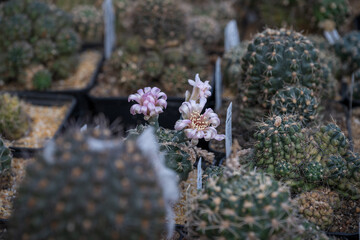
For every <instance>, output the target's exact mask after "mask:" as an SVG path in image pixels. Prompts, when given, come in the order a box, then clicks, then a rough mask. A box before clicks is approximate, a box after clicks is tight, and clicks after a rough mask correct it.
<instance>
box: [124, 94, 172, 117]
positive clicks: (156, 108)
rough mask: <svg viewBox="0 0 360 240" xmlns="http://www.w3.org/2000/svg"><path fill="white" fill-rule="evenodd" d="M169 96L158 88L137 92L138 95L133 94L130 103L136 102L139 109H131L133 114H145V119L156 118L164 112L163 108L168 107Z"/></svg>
mask: <svg viewBox="0 0 360 240" xmlns="http://www.w3.org/2000/svg"><path fill="white" fill-rule="evenodd" d="M166 99H167V96H166V94H165V93H163V92H161V90H160V89H159V88H157V87H153V88H151V87H145V88H144V89H139V90H137V93H135V94H131V95H130V96H129V98H128V101H129V102H130V101H136V102H137V103H138V104H137V105H138V106H137V107H134V106H132V107H131V108H130V113H131V114H134V115H135V114H136V113H137V114H144V119H145V120H148V119H149V118H150V117H153V116H156V115H158V114H159V113H162V112H163V108H166V107H167V102H166Z"/></svg>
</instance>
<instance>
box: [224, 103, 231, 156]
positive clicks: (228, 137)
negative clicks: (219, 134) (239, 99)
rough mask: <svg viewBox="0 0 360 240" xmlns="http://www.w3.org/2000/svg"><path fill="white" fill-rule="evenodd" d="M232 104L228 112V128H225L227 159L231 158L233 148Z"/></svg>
mask: <svg viewBox="0 0 360 240" xmlns="http://www.w3.org/2000/svg"><path fill="white" fill-rule="evenodd" d="M231 122H232V102H231V103H230V104H229V107H228V109H227V112H226V126H225V149H226V158H228V157H230V154H231V147H232V126H231Z"/></svg>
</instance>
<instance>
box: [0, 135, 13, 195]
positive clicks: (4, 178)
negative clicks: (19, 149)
mask: <svg viewBox="0 0 360 240" xmlns="http://www.w3.org/2000/svg"><path fill="white" fill-rule="evenodd" d="M11 162H12V155H11V152H10V150H9V149H8V148H7V147H6V146H5V143H4V141H3V140H2V139H1V138H0V190H1V189H4V188H8V187H9V186H10V183H11Z"/></svg>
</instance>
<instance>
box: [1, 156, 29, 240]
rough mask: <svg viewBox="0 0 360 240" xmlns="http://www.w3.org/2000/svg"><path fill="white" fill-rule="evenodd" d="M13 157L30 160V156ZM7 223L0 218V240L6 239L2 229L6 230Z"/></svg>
mask: <svg viewBox="0 0 360 240" xmlns="http://www.w3.org/2000/svg"><path fill="white" fill-rule="evenodd" d="M14 157H21V158H23V159H24V160H25V161H26V159H28V158H30V157H31V156H30V155H28V154H24V155H21V154H18V155H17V156H15V155H14ZM8 223H9V220H8V219H5V218H0V240H5V239H8V238H6V234H7V233H6V232H5V231H4V229H7V228H8Z"/></svg>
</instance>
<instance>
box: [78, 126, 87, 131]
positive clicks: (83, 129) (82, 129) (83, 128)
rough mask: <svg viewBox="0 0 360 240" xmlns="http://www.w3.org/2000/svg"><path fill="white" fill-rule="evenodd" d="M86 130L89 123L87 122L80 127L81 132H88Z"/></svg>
mask: <svg viewBox="0 0 360 240" xmlns="http://www.w3.org/2000/svg"><path fill="white" fill-rule="evenodd" d="M86 130H87V124H85V125H84V126H82V127H81V128H80V132H86Z"/></svg>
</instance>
